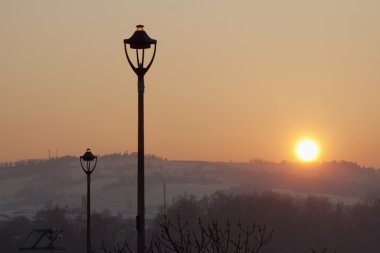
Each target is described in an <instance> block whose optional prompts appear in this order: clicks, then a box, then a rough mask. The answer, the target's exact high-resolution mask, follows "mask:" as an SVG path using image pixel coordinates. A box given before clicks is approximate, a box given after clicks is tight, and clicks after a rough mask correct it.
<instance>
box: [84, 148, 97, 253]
mask: <svg viewBox="0 0 380 253" xmlns="http://www.w3.org/2000/svg"><path fill="white" fill-rule="evenodd" d="M97 162H98V157H97V156H94V155H93V154H92V153H91V149H89V148H88V149H87V150H86V153H84V155H82V156H81V157H80V165H81V166H82V169H83V171H84V173H86V175H87V253H91V252H92V251H91V213H90V210H91V206H90V201H91V195H90V184H91V173H92V172H93V171H94V170H95V167H96V163H97Z"/></svg>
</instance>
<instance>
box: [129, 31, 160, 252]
mask: <svg viewBox="0 0 380 253" xmlns="http://www.w3.org/2000/svg"><path fill="white" fill-rule="evenodd" d="M136 28H137V29H136V31H135V32H134V33H133V35H132V36H131V37H130V38H129V39H125V40H124V50H125V55H126V57H127V60H128V63H129V65H130V66H131V68H132V70H133V71H134V72H135V73H136V75H137V78H138V79H137V80H138V82H137V91H138V133H137V134H138V152H137V217H136V228H137V252H138V253H144V252H145V200H144V198H145V193H144V187H145V186H144V88H145V86H144V75H145V74H146V72H148V70H149V68H150V67H151V66H152V63H153V60H154V57H155V56H156V45H157V40H154V39H151V38H150V37H149V36H148V34H147V33H146V32H145V31H144V26H143V25H137V26H136ZM128 45H129V46H130V48H131V49H135V50H136V66H135V65H134V64H133V63H132V61H131V59H130V57H129V55H128ZM152 45H154V51H153V55H152V58H151V60H150V61H149V63H148V64H147V65H146V67H144V60H145V50H146V49H149V48H150V47H151V46H152Z"/></svg>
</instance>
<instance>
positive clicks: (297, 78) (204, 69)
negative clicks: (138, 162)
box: [0, 0, 380, 167]
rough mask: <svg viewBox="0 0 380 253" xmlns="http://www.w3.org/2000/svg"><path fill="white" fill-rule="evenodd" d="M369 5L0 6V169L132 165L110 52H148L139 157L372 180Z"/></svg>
mask: <svg viewBox="0 0 380 253" xmlns="http://www.w3.org/2000/svg"><path fill="white" fill-rule="evenodd" d="M379 13H380V2H379V1H378V0H362V1H357V0H333V1H332V0H320V1H312V0H266V1H248V0H242V1H238V2H236V1H220V0H219V1H216V0H207V1H200V0H195V1H176V0H170V1H144V2H137V1H125V0H124V1H121V0H115V1H111V2H110V1H100V0H93V1H51V0H33V1H15V0H2V1H1V2H0V31H1V47H0V55H1V57H0V69H1V75H0V83H1V92H0V116H1V128H0V130H1V135H0V161H13V160H18V159H27V158H46V156H47V150H48V149H51V150H52V152H54V153H55V150H56V149H57V150H58V152H59V154H60V155H65V154H71V155H81V154H82V153H83V152H84V150H85V148H87V147H91V148H92V149H93V151H94V153H97V154H105V153H111V152H124V151H130V152H132V151H135V150H136V147H137V139H136V133H137V131H136V127H137V115H136V112H137V107H136V106H137V87H136V83H137V80H136V76H135V74H134V73H133V72H132V71H131V69H130V68H129V66H128V64H127V62H126V60H125V56H124V52H123V44H122V40H123V39H124V38H127V37H129V36H130V35H131V34H132V33H133V31H134V29H135V25H136V24H140V23H142V24H144V25H145V29H146V31H147V32H148V34H149V35H150V36H151V37H152V38H155V39H157V40H158V49H157V50H158V52H157V57H156V61H155V62H154V64H153V66H152V68H151V70H150V71H149V72H148V74H147V76H146V79H145V80H146V86H147V87H146V92H145V112H146V123H145V124H146V126H145V133H146V134H145V136H146V152H147V153H155V154H157V155H161V156H163V157H166V158H168V159H186V160H188V159H201V160H218V161H229V160H233V161H248V160H249V159H251V158H261V159H267V160H272V161H281V160H294V159H295V158H294V154H293V145H294V144H295V142H296V141H297V139H299V138H301V137H304V136H309V137H314V138H315V139H316V140H318V141H319V142H320V145H321V146H322V147H321V149H322V150H321V152H322V154H321V158H320V159H321V160H325V161H328V160H331V159H337V160H342V159H344V160H350V161H355V162H358V163H360V164H362V165H371V166H376V167H380V156H379V154H380V134H379V132H380V116H379V111H380V99H379V98H378V97H379V94H380V85H379V84H380V82H379V81H380V71H379V69H380V68H379V67H380V47H379V45H380V34H379V32H378V31H379V29H380V15H379Z"/></svg>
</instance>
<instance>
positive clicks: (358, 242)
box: [0, 192, 380, 253]
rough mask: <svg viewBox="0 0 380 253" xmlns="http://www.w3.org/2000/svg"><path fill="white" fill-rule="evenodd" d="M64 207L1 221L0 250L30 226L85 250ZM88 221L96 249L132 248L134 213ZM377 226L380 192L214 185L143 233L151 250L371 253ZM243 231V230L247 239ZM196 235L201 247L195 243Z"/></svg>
mask: <svg viewBox="0 0 380 253" xmlns="http://www.w3.org/2000/svg"><path fill="white" fill-rule="evenodd" d="M69 213H70V212H68V211H67V209H65V208H62V207H59V206H55V205H47V206H46V208H45V209H44V210H41V211H39V212H37V213H36V214H35V216H34V217H33V219H28V218H26V217H23V216H19V217H15V218H13V219H12V220H10V221H9V222H6V223H2V225H1V227H0V245H1V247H0V252H1V253H2V252H7V253H12V252H18V250H17V249H18V247H19V246H20V244H21V242H22V241H23V239H24V237H25V236H26V235H27V234H28V233H29V232H30V231H31V229H33V228H50V227H59V228H62V229H63V230H64V239H63V240H62V241H61V242H59V244H60V245H61V246H63V247H65V248H66V250H65V252H67V253H77V252H85V224H86V223H85V219H84V216H83V215H81V214H78V215H73V214H69ZM92 224H93V227H92V228H93V232H92V240H93V248H94V250H95V252H105V251H107V252H119V251H118V250H117V249H118V248H120V249H123V247H124V246H125V244H128V245H129V247H130V249H128V248H125V251H120V252H130V251H129V250H131V251H134V245H135V243H134V242H135V240H136V238H135V224H134V219H131V220H125V219H122V217H121V216H114V215H111V214H110V213H109V212H108V211H103V212H102V213H93V214H92ZM272 231H273V234H272ZM379 234H380V200H372V201H369V202H366V203H362V204H356V205H354V206H346V205H343V204H342V203H332V202H330V201H329V200H328V199H327V198H324V197H308V198H306V199H303V200H296V199H293V198H291V197H289V196H284V195H280V194H277V193H270V192H268V193H263V194H256V193H249V194H240V195H237V194H228V193H220V192H217V193H215V194H213V195H211V196H210V197H205V198H202V199H196V198H195V197H193V196H187V195H184V196H182V197H180V198H178V199H176V200H175V201H174V202H173V204H172V205H171V206H170V207H168V208H167V210H166V215H163V214H162V213H160V214H157V217H156V219H155V220H152V221H150V222H149V225H148V228H147V238H153V243H152V245H151V246H152V248H151V249H152V250H153V252H160V250H161V252H170V249H172V250H173V251H176V252H252V253H257V252H263V253H265V252H267V253H272V252H273V253H275V252H276V253H280V252H283V253H301V252H302V253H306V252H310V253H312V252H313V250H315V252H322V251H323V250H324V248H327V249H329V250H328V251H327V252H335V251H336V252H338V253H351V252H352V253H353V252H355V253H357V252H366V253H372V252H373V253H375V252H376V253H378V252H380V243H379V240H378V235H379ZM168 236H169V237H168ZM247 236H248V237H247ZM212 237H213V238H214V239H213V238H212ZM202 238H203V239H202ZM210 238H211V242H210ZM215 238H219V239H215ZM228 238H229V239H228ZM239 238H240V239H239ZM246 238H249V243H247V244H246V243H245V239H246ZM181 239H182V240H181ZM202 240H203V241H204V242H203V243H204V246H203V249H204V251H199V247H200V246H199V245H201V244H200V243H202ZM207 240H209V241H207ZM239 240H240V241H239ZM148 241H149V240H148ZM206 242H209V244H208V245H206ZM228 242H229V243H230V245H229V246H228V245H227V243H228ZM155 243H156V244H157V243H159V244H160V245H158V246H159V247H161V248H160V249H159V248H158V246H157V245H155ZM197 245H198V246H197ZM206 246H207V247H209V248H206ZM237 246H238V247H237ZM245 246H247V249H248V250H247V251H246V250H245ZM197 247H198V248H197ZM239 249H240V250H239Z"/></svg>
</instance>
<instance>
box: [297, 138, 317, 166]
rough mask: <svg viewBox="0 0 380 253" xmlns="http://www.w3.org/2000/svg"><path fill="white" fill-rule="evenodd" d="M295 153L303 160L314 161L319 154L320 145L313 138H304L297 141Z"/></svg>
mask: <svg viewBox="0 0 380 253" xmlns="http://www.w3.org/2000/svg"><path fill="white" fill-rule="evenodd" d="M295 153H296V155H297V157H298V159H300V160H301V161H303V162H312V161H315V160H316V159H317V157H318V155H319V146H318V144H317V143H316V142H315V141H314V140H312V139H303V140H301V141H299V142H298V143H297V145H296V148H295Z"/></svg>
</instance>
